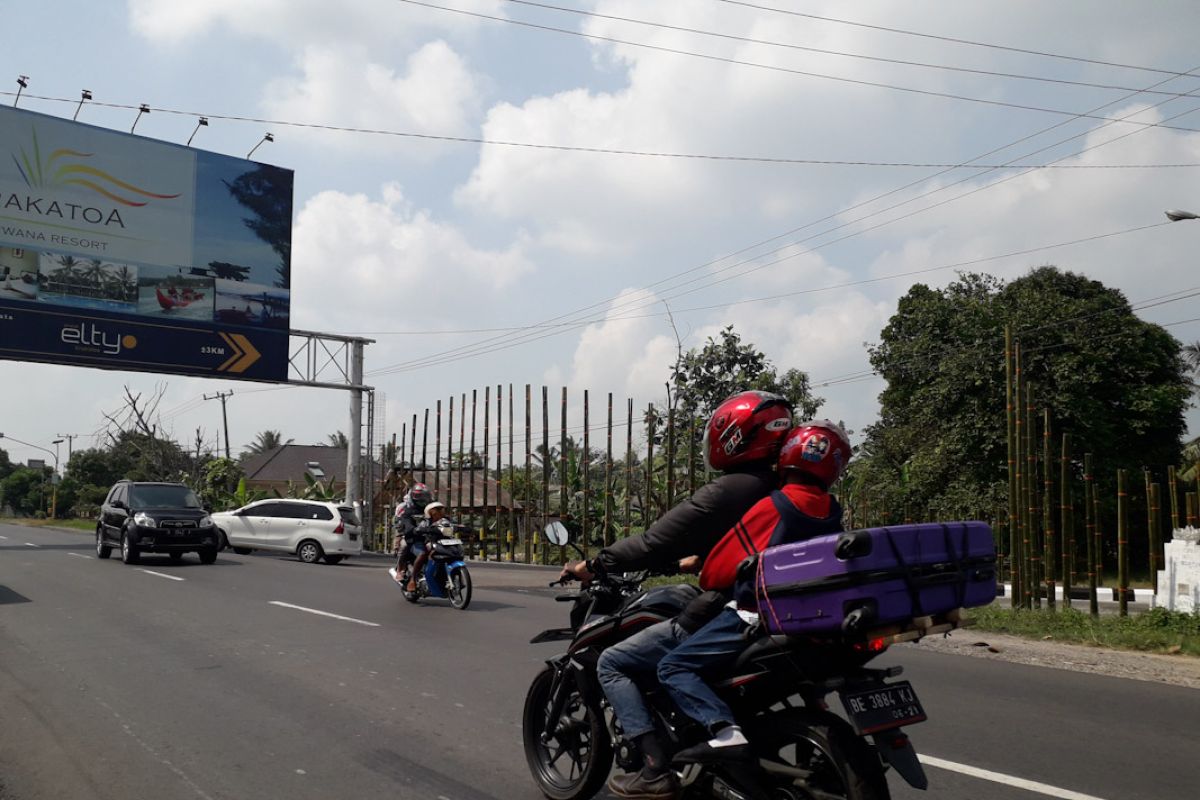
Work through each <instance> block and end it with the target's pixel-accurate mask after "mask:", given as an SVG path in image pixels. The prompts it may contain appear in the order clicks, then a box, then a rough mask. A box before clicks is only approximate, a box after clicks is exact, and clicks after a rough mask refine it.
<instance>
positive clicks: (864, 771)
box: [747, 709, 891, 800]
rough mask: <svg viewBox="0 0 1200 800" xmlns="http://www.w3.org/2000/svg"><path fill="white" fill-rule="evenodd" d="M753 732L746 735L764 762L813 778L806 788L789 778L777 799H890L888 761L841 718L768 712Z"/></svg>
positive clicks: (778, 789)
mask: <svg viewBox="0 0 1200 800" xmlns="http://www.w3.org/2000/svg"><path fill="white" fill-rule="evenodd" d="M748 727H749V726H748ZM753 727H754V729H752V730H747V735H748V736H749V738H750V741H751V742H752V743H753V746H754V749H755V751H757V755H758V756H759V757H760V758H762V759H763V760H766V761H773V762H776V763H781V764H783V765H785V766H788V767H795V768H799V769H801V770H804V771H805V772H807V773H808V777H807V778H806V779H805V780H804V783H805V784H806V785H805V787H803V789H800V788H798V787H796V786H795V785H794V784H793V781H792V779H791V778H785V779H783V780H781V781H780V785H779V786H778V787H776V789H775V791H776V794H774V795H772V797H781V798H792V797H796V798H798V799H799V798H805V799H807V798H809V797H820V798H828V799H829V800H834V799H835V798H836V799H837V800H889V798H890V797H891V793H890V792H889V791H888V785H887V776H886V775H885V774H884V771H883V762H882V761H880V758H879V754H878V753H877V752H876V750H875V747H874V746H873V745H872V744H870V743H869V742H867V741H866V740H865V739H863V738H862V737H861V736H859V735H858V734H857V733H855V732H854V729H853V728H851V727H850V726H849V725H848V724H847V723H846V722H845V721H844V720H842V719H841V718H840V717H838V716H835V715H834V714H831V713H829V712H817V711H811V710H808V709H796V710H789V711H780V712H775V713H770V712H768V713H766V714H764V715H762V716H761V717H759V718H758V721H757V724H755V725H754V726H753ZM805 790H807V791H805Z"/></svg>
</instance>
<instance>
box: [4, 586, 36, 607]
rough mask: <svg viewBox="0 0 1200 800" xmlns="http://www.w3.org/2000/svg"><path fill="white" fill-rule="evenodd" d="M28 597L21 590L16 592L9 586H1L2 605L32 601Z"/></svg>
mask: <svg viewBox="0 0 1200 800" xmlns="http://www.w3.org/2000/svg"><path fill="white" fill-rule="evenodd" d="M30 602H32V601H31V600H30V599H29V598H28V597H26V596H25V595H23V594H21V593H20V592H14V591H13V590H12V589H10V588H8V587H7V586H0V606H6V605H10V604H12V603H30Z"/></svg>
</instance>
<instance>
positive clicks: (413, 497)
mask: <svg viewBox="0 0 1200 800" xmlns="http://www.w3.org/2000/svg"><path fill="white" fill-rule="evenodd" d="M408 499H409V502H411V503H412V504H413V507H414V508H416V509H417V511H424V510H425V506H426V505H427V504H428V503H429V502H430V501H432V500H433V492H431V491H429V487H428V486H426V485H425V484H423V483H414V484H413V487H412V488H411V489H409V491H408Z"/></svg>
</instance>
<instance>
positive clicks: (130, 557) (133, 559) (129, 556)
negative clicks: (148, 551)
mask: <svg viewBox="0 0 1200 800" xmlns="http://www.w3.org/2000/svg"><path fill="white" fill-rule="evenodd" d="M140 556H141V553H140V552H138V549H137V545H136V544H134V543H133V542H131V541H129V531H121V560H122V561H123V562H125V563H126V564H136V563H138V558H139V557H140Z"/></svg>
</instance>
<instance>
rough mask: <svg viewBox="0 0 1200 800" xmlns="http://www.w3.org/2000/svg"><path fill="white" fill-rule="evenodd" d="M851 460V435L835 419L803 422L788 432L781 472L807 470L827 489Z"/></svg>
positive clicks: (784, 473)
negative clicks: (832, 420) (833, 420)
mask: <svg viewBox="0 0 1200 800" xmlns="http://www.w3.org/2000/svg"><path fill="white" fill-rule="evenodd" d="M849 462H850V437H849V436H847V435H846V431H845V429H844V428H842V426H841V425H838V424H837V423H836V422H830V421H829V420H827V419H816V420H808V421H806V422H801V423H800V424H798V425H797V426H796V427H794V428H792V430H791V431H790V432H789V433H788V435H787V438H786V439H785V440H784V442H783V448H782V449H781V450H780V451H779V472H780V474H781V475H783V476H784V477H785V478H786V477H787V473H788V471H789V470H795V471H799V472H803V473H806V474H807V475H809V476H811V477H812V478H814V479H815V480H816V481H817V482H818V483H820V484H821V485H822V486H823V487H825V488H826V489H828V488H829V487H830V486H832V485H833V483H834V481H836V480H837V479H838V478H840V477H841V476H842V472H843V471H844V470H845V469H846V464H848V463H849Z"/></svg>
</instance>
